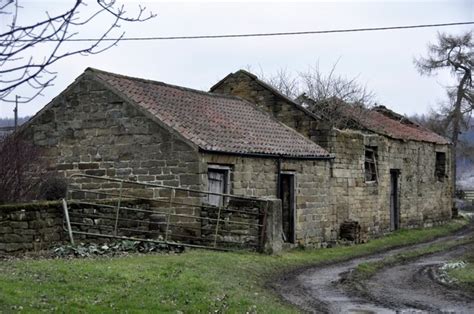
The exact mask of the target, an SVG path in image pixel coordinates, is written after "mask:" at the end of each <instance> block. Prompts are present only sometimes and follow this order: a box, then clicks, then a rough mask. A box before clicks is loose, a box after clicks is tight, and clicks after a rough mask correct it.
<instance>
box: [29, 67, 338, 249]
mask: <svg viewBox="0 0 474 314" xmlns="http://www.w3.org/2000/svg"><path fill="white" fill-rule="evenodd" d="M20 131H21V132H23V134H25V135H26V136H27V137H29V138H31V139H33V141H34V143H35V144H37V145H40V146H43V147H45V148H46V151H47V154H46V155H45V157H46V158H48V159H49V160H50V164H51V165H52V167H53V168H54V169H55V170H56V171H57V172H58V173H59V174H61V175H64V176H65V177H67V178H69V177H70V176H71V175H73V174H76V173H84V174H90V175H95V176H109V177H116V178H123V179H130V180H137V181H141V182H149V183H156V184H163V185H167V186H177V187H185V188H191V189H197V190H209V191H212V192H225V193H232V194H237V195H246V196H258V197H273V198H274V197H276V196H277V195H282V198H283V202H284V203H285V204H286V205H285V208H286V211H285V212H284V222H285V223H284V238H285V240H286V241H288V242H296V241H299V242H301V243H305V244H317V243H320V242H321V241H323V240H324V239H327V238H328V237H330V236H331V235H330V234H328V232H329V231H328V230H330V228H329V227H332V226H330V225H328V224H327V221H326V219H327V218H326V217H327V216H328V214H327V213H329V212H331V211H332V209H333V206H332V204H331V201H332V199H333V198H332V197H331V196H330V193H331V191H330V188H329V187H330V184H329V182H330V171H331V163H330V161H331V160H332V159H333V157H332V156H331V155H330V154H329V153H328V152H327V151H326V150H325V149H323V148H321V147H320V146H319V145H317V144H316V143H314V142H313V141H311V140H309V139H308V138H306V137H305V136H303V135H301V134H299V133H298V132H296V131H295V130H293V129H291V128H289V127H287V126H285V125H284V124H283V123H281V122H279V121H278V120H277V119H275V118H273V117H272V116H271V115H269V114H268V113H266V112H264V111H262V110H261V109H259V108H257V107H256V106H255V105H254V104H252V103H250V102H248V101H246V100H244V99H242V98H238V97H235V96H229V95H219V94H213V93H208V92H202V91H197V90H192V89H188V88H183V87H178V86H172V85H168V84H164V83H160V82H155V81H149V80H144V79H139V78H132V77H127V76H122V75H117V74H113V73H108V72H103V71H99V70H95V69H87V70H86V71H85V72H84V73H83V74H82V75H81V76H79V77H78V78H77V79H76V80H75V82H74V83H72V84H71V85H70V86H69V87H68V88H67V89H66V90H65V91H64V92H62V93H61V94H60V95H58V96H57V97H56V98H55V99H53V100H52V101H51V102H50V103H49V104H48V105H47V106H45V107H44V108H43V109H42V110H41V111H40V112H38V114H36V115H35V116H34V117H33V118H32V119H31V120H30V121H29V122H28V123H27V124H26V125H24V126H23V127H22V128H21V130H20ZM71 184H72V185H81V186H82V188H87V189H89V188H90V189H92V188H93V189H110V188H114V187H115V188H116V185H111V183H110V182H106V183H103V184H102V185H100V183H91V182H87V181H86V182H83V181H80V182H79V181H75V182H71ZM143 192H144V193H145V192H146V193H158V194H155V195H148V194H145V195H142V196H144V197H160V196H162V195H159V193H160V191H152V190H144V191H143ZM183 197H186V196H183ZM206 202H208V203H209V204H211V205H220V204H222V202H223V200H222V198H221V197H219V196H215V197H209V199H207V200H206Z"/></svg>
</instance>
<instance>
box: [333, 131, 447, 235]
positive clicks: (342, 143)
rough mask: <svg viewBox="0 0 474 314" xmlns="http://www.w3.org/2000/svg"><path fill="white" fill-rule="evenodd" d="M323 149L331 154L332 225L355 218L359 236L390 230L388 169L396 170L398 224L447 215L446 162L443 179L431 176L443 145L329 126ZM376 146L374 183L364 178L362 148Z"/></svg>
mask: <svg viewBox="0 0 474 314" xmlns="http://www.w3.org/2000/svg"><path fill="white" fill-rule="evenodd" d="M328 146H329V147H328V148H329V150H330V151H331V152H332V153H334V154H335V156H336V158H335V160H334V164H333V179H332V184H331V187H332V190H333V193H334V195H335V196H337V197H336V198H335V199H336V207H337V211H336V212H337V224H341V223H342V222H344V221H347V220H354V221H358V222H359V223H360V224H361V226H362V232H363V235H365V237H368V236H374V235H377V234H381V233H384V232H388V231H390V170H391V169H396V170H399V171H400V175H399V190H400V192H399V197H400V200H399V206H400V226H401V227H402V228H410V227H417V226H424V225H432V224H434V223H437V222H443V221H446V220H448V219H450V217H451V206H452V204H451V193H452V190H451V184H450V182H451V181H450V180H449V177H450V173H449V169H450V167H449V161H448V164H447V165H446V169H447V171H448V172H447V174H446V178H445V179H444V180H443V182H440V181H438V179H437V177H436V176H435V158H436V152H445V153H446V156H450V155H449V146H447V145H436V144H430V143H422V142H415V141H406V142H402V141H398V140H392V139H389V138H387V137H385V136H380V135H376V134H364V133H362V132H359V131H351V130H345V131H341V130H333V132H332V134H331V136H330V141H329V145H328ZM366 146H371V147H376V148H377V155H378V156H377V168H378V177H379V178H378V182H366V181H365V177H364V150H365V147H366Z"/></svg>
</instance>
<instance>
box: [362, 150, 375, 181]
mask: <svg viewBox="0 0 474 314" xmlns="http://www.w3.org/2000/svg"><path fill="white" fill-rule="evenodd" d="M364 168H365V181H366V182H377V148H376V147H369V146H366V147H365V162H364Z"/></svg>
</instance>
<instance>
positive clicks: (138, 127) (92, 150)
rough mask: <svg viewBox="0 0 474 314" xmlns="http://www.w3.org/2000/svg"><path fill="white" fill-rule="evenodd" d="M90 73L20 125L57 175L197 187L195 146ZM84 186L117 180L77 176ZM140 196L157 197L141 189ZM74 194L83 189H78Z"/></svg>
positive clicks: (109, 185) (95, 186)
mask: <svg viewBox="0 0 474 314" xmlns="http://www.w3.org/2000/svg"><path fill="white" fill-rule="evenodd" d="M153 119H154V118H153V117H151V116H149V114H148V113H146V112H142V111H141V110H140V109H138V108H137V107H136V106H133V105H132V104H129V103H127V102H126V101H124V99H123V98H121V97H119V96H118V95H116V94H114V93H113V92H112V91H110V89H108V88H106V87H105V86H103V85H102V83H99V82H97V81H95V80H94V79H93V78H92V77H90V76H89V75H88V74H84V75H82V76H81V77H79V78H78V79H77V80H76V82H74V83H73V84H72V85H71V86H70V87H68V89H67V90H66V91H64V92H63V93H61V94H60V95H59V96H58V97H56V98H55V99H54V100H53V101H52V102H51V103H50V104H48V105H47V106H46V107H45V108H44V109H43V110H42V111H40V113H39V114H38V115H37V117H34V118H33V119H32V121H31V122H30V123H28V125H27V126H26V128H24V129H23V131H22V132H23V133H24V134H25V135H26V136H27V137H28V138H30V139H32V140H33V141H34V143H35V144H37V145H39V146H42V147H44V148H46V153H45V158H47V159H48V160H49V161H50V164H51V166H52V167H53V170H54V171H56V172H57V173H59V175H61V176H66V177H69V176H70V175H72V174H77V173H83V174H88V175H95V176H109V177H115V178H122V179H128V180H136V181H141V182H151V183H157V184H164V185H169V186H181V187H188V188H195V189H200V188H201V187H200V185H199V176H198V173H199V172H200V169H199V167H200V165H199V163H198V153H197V150H196V148H194V147H192V146H190V145H189V144H187V143H186V142H184V141H183V140H182V139H181V138H180V137H179V136H178V135H175V134H174V133H171V132H170V131H169V130H168V129H165V128H164V127H162V126H161V125H160V124H159V123H158V122H155V121H154V120H153ZM75 183H76V184H77V185H76V186H77V187H80V188H83V189H99V188H100V189H117V188H118V183H113V182H102V183H101V182H98V181H93V180H90V179H84V178H82V179H77V180H75ZM141 192H142V194H143V195H139V196H143V197H160V195H159V191H153V190H150V189H143V190H142V191H141ZM77 197H78V198H80V197H81V195H77Z"/></svg>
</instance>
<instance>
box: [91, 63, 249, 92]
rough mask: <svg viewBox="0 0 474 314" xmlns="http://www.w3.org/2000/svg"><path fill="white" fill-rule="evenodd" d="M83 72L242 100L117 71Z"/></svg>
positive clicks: (95, 69) (94, 70) (96, 70)
mask: <svg viewBox="0 0 474 314" xmlns="http://www.w3.org/2000/svg"><path fill="white" fill-rule="evenodd" d="M84 72H92V73H96V74H97V73H102V74H105V75H112V76H116V77H120V78H124V79H129V80H134V81H140V82H144V83H149V84H154V85H161V86H166V87H171V88H175V89H179V90H183V91H188V92H192V93H196V94H201V95H204V96H210V97H215V98H225V99H234V100H242V98H240V97H237V96H233V95H227V94H217V93H212V92H206V91H203V90H199V89H194V88H189V87H184V86H180V85H174V84H169V83H165V82H161V81H155V80H150V79H145V78H141V77H136V76H129V75H123V74H118V73H114V72H108V71H104V70H100V69H97V68H92V67H87V68H86V70H85V71H84Z"/></svg>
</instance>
